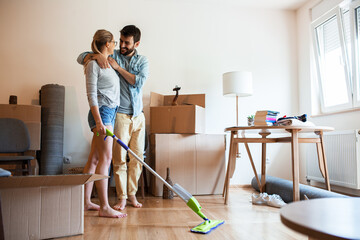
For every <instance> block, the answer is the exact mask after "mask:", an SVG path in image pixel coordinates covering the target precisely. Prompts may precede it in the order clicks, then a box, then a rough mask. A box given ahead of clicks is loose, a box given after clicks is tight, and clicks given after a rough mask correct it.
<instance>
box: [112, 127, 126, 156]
mask: <svg viewBox="0 0 360 240" xmlns="http://www.w3.org/2000/svg"><path fill="white" fill-rule="evenodd" d="M106 136H107V137H115V134H113V133H112V132H111V131H110V130H109V129H106ZM116 141H117V142H118V143H119V144H120V145H121V146H122V147H123V148H124V149H125V150H126V151H127V150H128V149H129V147H128V146H127V145H126V144H125V143H124V142H123V141H121V140H120V139H118V140H116Z"/></svg>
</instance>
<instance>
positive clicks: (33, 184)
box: [0, 174, 108, 240]
mask: <svg viewBox="0 0 360 240" xmlns="http://www.w3.org/2000/svg"><path fill="white" fill-rule="evenodd" d="M104 178H108V177H107V176H103V175H98V174H93V175H91V174H78V175H52V176H24V177H4V178H0V195H1V211H2V220H3V226H4V235H5V239H9V240H10V239H47V238H56V237H64V236H72V235H77V234H83V233H84V184H85V183H88V182H91V181H96V180H100V179H104Z"/></svg>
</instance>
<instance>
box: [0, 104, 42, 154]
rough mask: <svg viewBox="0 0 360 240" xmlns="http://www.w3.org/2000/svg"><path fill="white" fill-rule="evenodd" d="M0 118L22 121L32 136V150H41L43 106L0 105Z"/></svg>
mask: <svg viewBox="0 0 360 240" xmlns="http://www.w3.org/2000/svg"><path fill="white" fill-rule="evenodd" d="M0 118H16V119H20V120H22V121H23V122H24V123H25V124H26V126H27V127H28V130H29V134H30V149H29V150H40V136H41V106H40V105H17V104H0Z"/></svg>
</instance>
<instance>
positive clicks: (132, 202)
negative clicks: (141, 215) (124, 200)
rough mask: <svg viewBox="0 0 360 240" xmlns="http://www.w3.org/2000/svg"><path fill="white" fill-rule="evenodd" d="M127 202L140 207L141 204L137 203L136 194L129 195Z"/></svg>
mask: <svg viewBox="0 0 360 240" xmlns="http://www.w3.org/2000/svg"><path fill="white" fill-rule="evenodd" d="M128 200H129V202H130V204H131V205H132V206H133V207H135V208H141V207H142V204H141V203H139V202H138V201H137V199H136V196H135V195H129V199H128Z"/></svg>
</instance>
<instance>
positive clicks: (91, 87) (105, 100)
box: [84, 30, 126, 218]
mask: <svg viewBox="0 0 360 240" xmlns="http://www.w3.org/2000/svg"><path fill="white" fill-rule="evenodd" d="M116 44H117V42H116V41H114V37H113V35H112V34H111V33H110V32H109V31H106V30H98V31H96V33H95V35H94V37H93V41H92V43H91V49H92V51H93V52H94V53H98V54H102V55H103V56H104V57H106V58H107V57H108V56H109V55H111V54H113V52H114V48H115V46H116ZM85 75H86V92H87V97H88V101H89V106H90V111H89V114H88V122H89V126H90V129H91V131H92V132H93V138H92V142H91V150H90V154H89V158H88V161H87V163H86V166H85V168H84V173H97V174H102V175H108V174H109V166H110V163H111V158H112V145H113V140H112V138H110V137H109V138H106V140H105V141H104V137H105V134H106V128H108V129H109V130H110V131H112V130H113V126H114V122H115V116H116V111H117V108H118V106H119V104H120V83H119V77H118V75H117V74H116V72H115V71H114V69H112V68H106V69H101V68H100V67H99V65H98V64H97V62H96V61H94V60H90V61H89V62H87V63H86V64H85ZM95 184H96V190H97V192H98V196H99V200H100V206H99V205H97V204H94V203H92V202H91V191H92V188H93V183H88V184H86V185H85V206H84V208H85V210H99V216H100V217H113V218H122V217H126V214H123V213H121V212H119V211H116V210H114V209H112V208H111V207H110V205H109V201H108V180H107V179H104V180H99V181H96V182H95Z"/></svg>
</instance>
